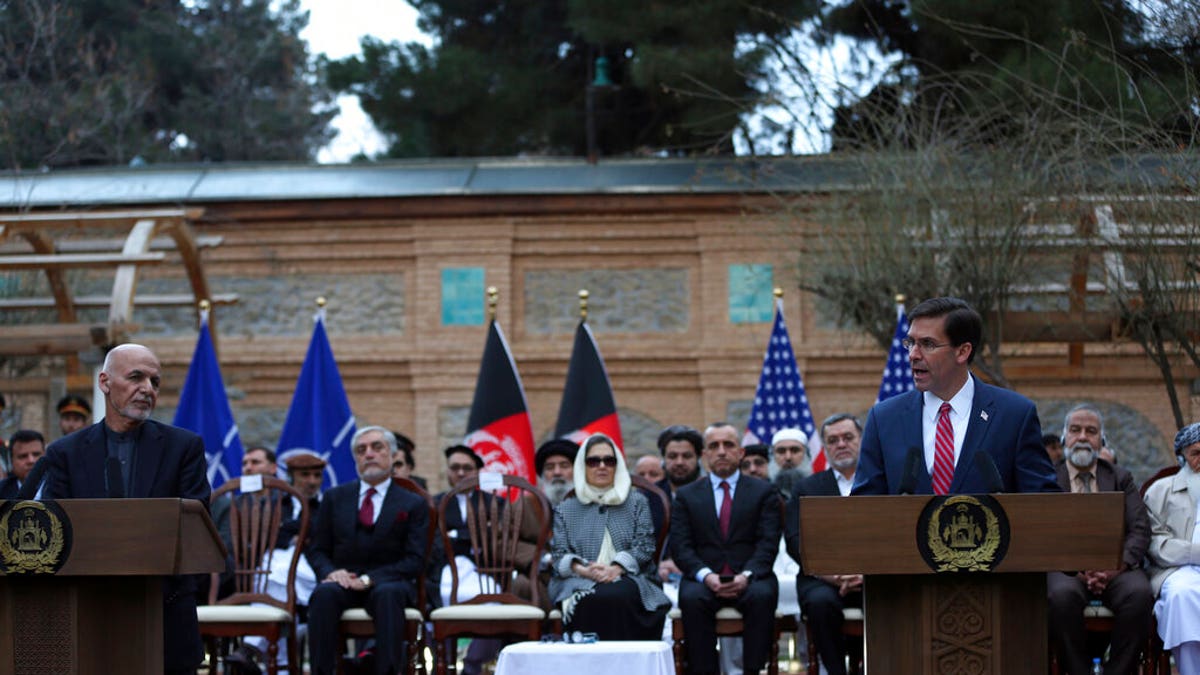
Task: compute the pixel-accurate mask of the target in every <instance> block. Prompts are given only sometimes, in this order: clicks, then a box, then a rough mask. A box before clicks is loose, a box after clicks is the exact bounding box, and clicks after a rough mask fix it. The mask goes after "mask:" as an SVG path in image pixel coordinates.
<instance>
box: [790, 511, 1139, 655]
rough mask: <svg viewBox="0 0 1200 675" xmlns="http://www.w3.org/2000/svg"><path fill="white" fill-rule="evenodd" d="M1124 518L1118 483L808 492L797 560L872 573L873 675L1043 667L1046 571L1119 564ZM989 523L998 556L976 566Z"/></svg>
mask: <svg viewBox="0 0 1200 675" xmlns="http://www.w3.org/2000/svg"><path fill="white" fill-rule="evenodd" d="M977 505H978V506H977ZM997 507H998V508H997ZM997 511H998V513H997ZM931 514H932V515H933V516H934V518H935V519H934V520H933V522H932V524H931V521H930V516H931ZM939 518H940V520H937V519H939ZM993 521H994V522H993ZM1123 523H1124V496H1123V495H1122V494H1121V493H1119V492H1109V493H1097V494H1085V495H1079V494H1069V493H1046V494H998V495H993V496H991V497H988V496H978V497H971V496H948V497H933V496H931V495H911V496H888V497H884V496H861V497H804V498H802V499H801V500H800V547H801V559H802V564H803V566H804V571H805V573H807V574H863V575H865V576H866V579H865V581H864V589H863V591H864V595H863V603H864V615H865V617H866V626H865V639H866V669H867V672H868V673H869V674H871V675H877V674H879V673H913V674H915V673H937V674H942V673H964V672H967V673H980V674H985V673H986V674H993V675H1004V674H1007V673H1045V672H1046V670H1047V666H1048V663H1049V661H1048V658H1047V642H1048V633H1047V624H1046V618H1047V610H1046V572H1052V571H1074V570H1088V569H1115V568H1117V567H1118V566H1119V565H1120V560H1121V543H1122V533H1123ZM991 525H995V526H996V527H997V528H998V529H997V538H996V539H995V541H994V543H993V544H991V545H988V546H986V547H985V550H984V554H981V556H980V560H982V558H986V557H987V555H988V551H989V550H990V555H991V556H992V562H990V563H989V562H987V561H986V560H985V561H983V562H982V563H980V564H979V565H977V566H976V567H978V568H979V570H980V571H969V570H970V569H971V568H972V565H974V563H976V562H979V561H978V560H976V558H973V557H972V555H973V554H972V553H971V552H970V551H971V550H972V549H970V547H969V546H968V544H970V543H971V541H972V539H984V538H986V531H987V530H988V528H989V527H990V526H991ZM999 529H1003V530H1004V533H1003V534H1004V537H1003V540H1001V539H1000V538H999ZM981 533H983V534H981ZM955 537H961V542H962V545H961V546H956V544H958V543H959V541H957V540H955ZM931 542H932V548H933V551H932V558H935V559H934V560H931V552H930V550H929V549H930V544H931ZM922 549H925V550H924V551H922ZM959 551H963V552H965V553H962V554H960V555H958V556H957V558H955V557H954V556H955V554H956V552H959ZM997 554H998V555H999V559H998V560H995V559H994V558H995V557H996V556H997ZM939 555H941V557H942V559H943V560H944V561H945V560H948V561H949V562H945V563H944V564H943V563H939V562H938V561H937V560H936V558H938V556H939Z"/></svg>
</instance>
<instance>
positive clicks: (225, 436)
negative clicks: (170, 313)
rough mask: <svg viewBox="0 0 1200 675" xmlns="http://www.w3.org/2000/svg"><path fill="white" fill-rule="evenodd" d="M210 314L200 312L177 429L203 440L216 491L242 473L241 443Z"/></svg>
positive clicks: (209, 478) (180, 396) (184, 384)
mask: <svg viewBox="0 0 1200 675" xmlns="http://www.w3.org/2000/svg"><path fill="white" fill-rule="evenodd" d="M208 311H209V310H207V309H203V310H200V336H199V338H197V340H196V351H195V352H193V353H192V363H191V365H190V366H188V374H187V379H186V380H184V382H183V392H182V393H180V394H179V407H178V408H176V409H175V422H174V424H175V426H177V427H180V428H182V429H187V430H189V431H194V432H196V433H197V434H199V435H200V437H201V438H203V439H204V453H205V455H206V457H207V459H208V482H209V483H211V484H212V486H213V488H214V489H216V488H218V487H221V484H222V483H224V482H225V481H227V480H229V479H230V478H233V477H235V476H240V475H241V474H242V440H241V438H239V437H238V428H237V424H236V423H235V422H234V421H233V411H232V410H230V408H229V397H228V396H227V395H226V394H225V383H224V382H223V381H222V379H221V367H220V365H218V364H217V351H216V349H214V348H213V342H212V335H210V334H209V332H208Z"/></svg>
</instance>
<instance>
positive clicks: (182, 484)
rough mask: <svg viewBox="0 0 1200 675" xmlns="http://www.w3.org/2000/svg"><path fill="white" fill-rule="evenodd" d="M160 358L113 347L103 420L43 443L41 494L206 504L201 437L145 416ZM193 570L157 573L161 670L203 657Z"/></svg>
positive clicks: (105, 373) (103, 372)
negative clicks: (160, 577) (46, 444)
mask: <svg viewBox="0 0 1200 675" xmlns="http://www.w3.org/2000/svg"><path fill="white" fill-rule="evenodd" d="M161 381H162V365H161V364H160V363H159V361H158V357H157V356H155V355H154V352H152V351H150V350H149V349H148V348H146V347H144V346H142V345H135V344H124V345H119V346H117V347H113V348H112V349H111V350H109V352H108V354H107V355H106V356H105V358H104V365H103V366H102V367H101V369H100V375H99V376H98V377H97V382H96V383H97V386H98V387H99V389H100V391H101V393H103V394H104V419H103V420H102V421H100V422H97V423H96V424H93V425H91V426H89V427H84V428H83V429H80V430H79V431H77V432H75V433H73V434H70V435H68V436H65V437H63V438H60V439H58V440H57V441H55V442H53V443H51V444H50V447H48V448H47V449H46V456H45V458H44V459H43V460H42V461H43V462H44V463H45V465H46V467H47V468H46V483H45V485H44V487H43V492H42V496H43V497H44V498H45V499H103V498H121V497H142V498H161V497H167V498H178V499H196V500H199V501H200V502H202V503H203V504H204V507H205V508H208V500H209V495H210V493H211V490H210V488H209V485H208V477H207V464H206V461H205V456H204V441H203V440H202V439H201V438H200V437H199V436H197V435H196V434H194V433H192V432H190V431H188V430H186V429H180V428H178V427H174V426H171V425H169V424H162V423H160V422H156V421H154V420H152V419H150V415H151V414H152V413H153V412H154V407H155V405H156V404H157V403H158V387H159V385H160V384H161ZM196 592H197V579H196V575H186V574H185V575H177V576H170V577H165V578H164V579H163V589H162V597H163V608H162V626H163V650H162V652H163V672H167V673H194V672H195V670H196V666H198V665H199V664H200V662H201V661H202V660H203V659H204V646H203V644H202V643H201V641H200V626H199V623H198V621H197V618H196Z"/></svg>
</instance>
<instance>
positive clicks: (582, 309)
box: [579, 288, 588, 321]
mask: <svg viewBox="0 0 1200 675" xmlns="http://www.w3.org/2000/svg"><path fill="white" fill-rule="evenodd" d="M587 312H588V292H587V289H586V288H581V289H579V320H580V321H587Z"/></svg>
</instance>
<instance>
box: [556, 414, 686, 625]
mask: <svg viewBox="0 0 1200 675" xmlns="http://www.w3.org/2000/svg"><path fill="white" fill-rule="evenodd" d="M631 487H632V482H631V481H630V478H629V470H628V469H627V468H626V466H625V458H624V457H623V456H622V454H621V452H620V450H619V449H618V448H617V444H616V443H614V442H613V440H612V439H611V438H609V437H608V436H605V435H604V434H594V435H592V436H590V437H588V438H587V440H585V441H584V442H583V443H582V444H581V445H580V451H579V453H578V454H577V455H576V456H575V495H574V496H573V497H570V498H568V499H566V500H565V501H563V503H561V504H559V506H558V508H557V509H555V512H554V539H553V540H552V542H551V549H550V550H551V553H552V554H553V558H554V563H553V565H554V576H553V578H551V580H550V596H551V597H552V598H554V602H555V603H561V605H562V609H563V621H564V624H565V627H566V629H567V630H570V631H581V632H584V633H596V634H597V635H598V636H599V638H600V639H601V640H657V639H659V638H661V636H662V627H663V619H664V618H665V617H666V614H667V610H668V609H670V607H671V601H670V600H669V599H668V598H667V596H666V594H665V593H663V591H662V588H660V587H659V586H658V585H657V583H655V580H656V578H657V577H656V570H657V566H656V564H655V562H654V560H653V557H654V543H655V535H654V525H653V524H652V522H651V520H650V505H649V503H648V502H647V501H646V498H645V497H644V496H643V495H642V494H641V492H639V491H637V490H633V489H631Z"/></svg>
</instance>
